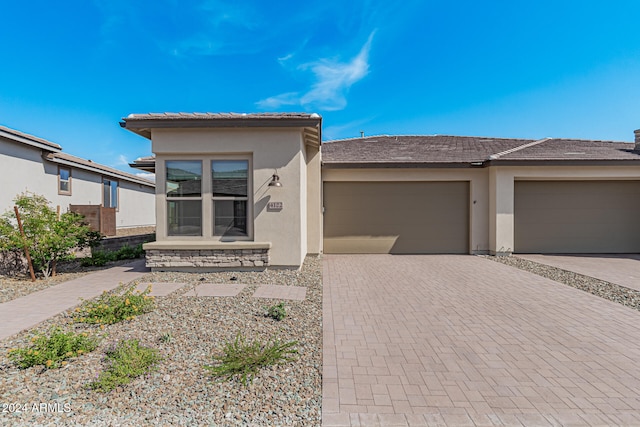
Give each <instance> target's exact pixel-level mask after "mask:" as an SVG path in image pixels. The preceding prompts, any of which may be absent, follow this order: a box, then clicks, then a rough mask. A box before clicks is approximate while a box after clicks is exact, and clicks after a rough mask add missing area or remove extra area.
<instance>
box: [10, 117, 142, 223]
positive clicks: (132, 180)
mask: <svg viewBox="0 0 640 427" xmlns="http://www.w3.org/2000/svg"><path fill="white" fill-rule="evenodd" d="M0 168H1V169H2V170H5V171H7V172H8V173H10V177H8V178H7V179H5V180H3V185H2V192H1V193H0V210H1V211H2V212H5V211H7V210H10V209H12V208H13V200H14V198H15V197H16V195H18V194H20V193H24V192H26V191H29V192H32V193H36V194H39V195H43V196H45V197H46V198H47V199H48V200H49V201H50V202H51V203H52V204H53V206H56V205H57V206H60V207H61V209H62V210H63V211H66V210H67V209H69V206H70V205H94V206H104V207H107V208H115V212H116V213H115V226H116V228H130V227H146V226H155V209H154V207H155V203H154V199H155V183H153V182H152V181H149V180H146V179H143V178H140V177H138V176H136V175H133V174H130V173H126V172H123V171H120V170H117V169H113V168H110V167H108V166H104V165H101V164H99V163H95V162H92V161H91V160H85V159H81V158H79V157H75V156H72V155H69V154H67V153H64V152H62V147H61V146H60V145H58V144H55V143H53V142H50V141H47V140H45V139H42V138H38V137H36V136H33V135H29V134H26V133H23V132H19V131H17V130H14V129H10V128H7V127H4V126H0Z"/></svg>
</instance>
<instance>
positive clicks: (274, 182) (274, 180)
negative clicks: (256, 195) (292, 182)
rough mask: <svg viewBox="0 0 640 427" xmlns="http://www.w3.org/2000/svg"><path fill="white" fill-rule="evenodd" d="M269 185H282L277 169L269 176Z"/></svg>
mask: <svg viewBox="0 0 640 427" xmlns="http://www.w3.org/2000/svg"><path fill="white" fill-rule="evenodd" d="M269 187H282V183H281V182H280V177H279V176H278V170H277V169H276V173H274V174H273V176H272V177H271V182H270V183H269Z"/></svg>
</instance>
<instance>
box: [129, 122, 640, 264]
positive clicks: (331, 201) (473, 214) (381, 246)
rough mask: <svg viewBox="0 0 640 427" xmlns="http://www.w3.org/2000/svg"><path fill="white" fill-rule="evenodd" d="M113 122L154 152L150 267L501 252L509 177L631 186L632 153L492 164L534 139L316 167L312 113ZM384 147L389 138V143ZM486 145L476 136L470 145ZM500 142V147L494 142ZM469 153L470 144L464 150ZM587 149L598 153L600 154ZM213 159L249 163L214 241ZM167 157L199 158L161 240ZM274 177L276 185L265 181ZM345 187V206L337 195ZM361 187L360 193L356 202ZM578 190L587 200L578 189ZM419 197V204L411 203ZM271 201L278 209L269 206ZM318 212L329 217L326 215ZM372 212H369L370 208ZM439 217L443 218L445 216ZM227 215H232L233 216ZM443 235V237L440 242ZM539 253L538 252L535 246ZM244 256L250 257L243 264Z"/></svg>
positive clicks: (510, 202) (335, 157)
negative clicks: (180, 212)
mask: <svg viewBox="0 0 640 427" xmlns="http://www.w3.org/2000/svg"><path fill="white" fill-rule="evenodd" d="M123 126H124V127H126V128H128V129H129V130H131V131H133V132H136V133H138V134H139V135H141V136H143V137H146V138H149V139H151V140H152V147H153V152H154V153H155V155H156V159H155V171H156V176H157V192H156V214H157V239H158V240H157V241H156V242H153V243H149V244H147V245H146V246H145V248H146V249H149V250H152V251H156V252H157V253H156V255H154V256H155V258H154V259H152V260H151V262H152V264H153V266H155V267H158V268H165V267H174V266H178V267H184V268H191V267H193V266H195V267H200V266H204V267H212V266H215V267H216V268H217V267H218V266H221V267H228V268H236V267H249V268H252V267H263V266H265V267H266V266H273V267H293V268H298V267H299V266H300V265H301V264H302V262H303V260H304V257H305V255H307V254H316V253H322V252H327V253H330V252H341V253H345V252H346V253H353V252H391V253H438V251H439V249H440V248H441V249H442V253H444V252H452V253H469V254H485V253H490V254H498V255H508V254H511V253H513V252H514V251H516V252H517V249H518V248H517V247H516V246H515V243H514V242H515V230H516V227H515V224H516V218H515V215H516V212H515V208H514V201H515V196H516V191H517V188H518V183H519V182H524V181H548V182H558V181H567V182H568V181H575V182H584V181H593V182H596V181H597V182H601V181H610V182H616V181H618V182H619V181H625V180H629V181H637V182H638V183H640V168H638V167H637V166H634V164H635V162H636V160H637V159H635V158H633V159H631V160H632V161H631V162H627V163H624V162H621V161H617V160H616V159H615V158H614V159H609V160H607V159H605V158H603V159H600V158H597V157H593V158H589V159H586V160H584V159H583V160H581V161H579V162H573V161H567V160H561V161H555V160H538V159H533V160H527V161H521V162H519V161H516V160H505V159H503V158H502V157H504V156H508V155H509V154H510V153H514V152H516V151H517V150H521V149H524V148H528V147H538V148H539V146H540V144H542V143H543V142H545V141H546V140H541V141H533V142H530V143H526V144H522V143H521V142H519V140H514V141H512V142H513V144H512V145H513V147H512V148H510V149H508V150H504V151H501V152H499V153H497V154H495V155H491V156H489V157H484V159H485V160H482V161H475V160H474V161H461V160H456V159H455V158H454V157H452V155H449V157H446V156H445V157H446V159H447V160H442V161H441V162H440V163H436V162H431V159H423V160H421V161H415V162H413V163H410V162H407V163H402V162H398V163H396V162H395V160H394V159H396V158H395V157H393V156H390V157H388V160H387V161H386V162H383V161H382V160H380V161H378V160H376V158H377V157H376V156H377V155H379V156H380V157H381V158H386V157H385V153H383V151H384V147H382V148H381V147H379V146H374V145H371V146H368V145H367V146H365V145H357V146H351V147H347V146H344V147H343V148H341V149H343V150H345V151H343V152H339V151H335V150H334V151H331V149H329V148H328V149H327V153H328V154H327V156H330V157H331V160H330V161H328V164H323V163H322V160H323V159H322V146H321V144H319V141H320V140H321V129H320V126H321V120H320V117H319V116H317V115H304V114H297V113H291V114H282V115H279V114H275V113H274V114H271V113H265V114H254V115H244V114H234V113H229V114H226V113H221V114H216V113H163V114H148V115H131V116H129V117H127V118H126V119H125V123H123ZM446 138H447V137H445V139H446ZM372 142H374V141H372ZM396 142H398V140H397V138H396V140H395V141H391V142H390V143H392V144H395V143H396ZM494 142H495V141H493V140H488V141H484V140H483V142H482V143H483V144H484V143H486V144H489V145H490V144H493V143H494ZM348 143H349V142H348V141H347V142H346V143H345V144H348ZM401 143H402V144H409V145H401ZM559 143H560V144H564V143H563V142H559ZM354 144H355V142H354ZM398 144H400V145H398V146H397V147H396V150H398V151H400V150H401V148H402V147H404V148H407V147H408V149H410V150H419V149H420V148H419V147H418V145H417V143H415V141H414V142H410V139H407V140H405V142H402V141H400V142H398ZM411 144H414V145H411ZM501 144H503V145H502V146H506V145H504V144H505V143H504V142H501ZM517 144H521V145H517ZM554 144H555V143H554ZM596 145H597V146H598V147H600V146H599V145H598V144H596ZM361 147H371V148H372V150H373V151H371V152H359V151H358V150H363V149H362V148H361ZM399 147H400V148H399ZM429 147H431V146H429ZM554 147H555V146H551V148H554ZM404 148H402V149H404ZM473 149H474V148H473V147H472V146H471V149H470V150H471V151H473ZM598 149H603V150H605V151H606V147H605V148H602V147H600V148H598ZM376 150H379V152H378V151H376ZM625 150H626V147H625ZM623 151H624V150H623ZM345 153H346V156H345ZM461 153H462V152H461ZM462 154H464V153H462ZM462 154H461V155H462ZM437 155H441V154H437ZM453 156H455V154H453ZM345 157H346V160H345ZM363 158H365V160H364V161H363V160H362V159H363ZM216 159H233V160H236V159H237V160H239V159H246V160H247V161H248V162H249V172H250V173H249V183H248V186H249V194H250V197H249V202H250V203H249V204H250V209H249V212H248V214H247V218H248V219H249V222H250V224H249V225H248V230H249V231H248V236H238V237H229V236H228V235H227V236H224V237H216V236H214V233H213V225H212V216H213V206H214V202H212V187H211V185H212V184H211V177H210V176H209V177H207V176H206V174H207V173H209V174H210V165H211V161H213V160H216ZM397 159H400V160H402V159H405V160H406V159H411V157H410V156H407V157H398V158H397ZM171 160H197V161H201V162H202V170H203V178H202V198H201V200H202V202H203V205H202V226H203V227H202V232H201V234H200V235H197V236H188V237H187V236H170V235H169V233H168V232H167V220H168V218H167V200H168V199H167V197H166V195H165V192H166V188H165V187H166V183H165V172H166V170H165V162H167V161H171ZM456 161H457V163H456ZM605 162H606V164H605ZM208 171H209V172H208ZM276 172H277V174H278V176H279V179H280V182H281V183H282V187H276V186H269V183H270V182H271V179H272V176H273V174H274V173H276ZM449 184H450V185H449ZM405 187H407V188H405ZM408 187H413V189H408ZM581 189H582V190H584V188H581ZM349 192H353V200H350V199H349V194H351V193H349ZM367 192H368V193H369V194H368V195H365V196H363V194H364V193H367ZM361 193H362V194H361ZM243 194H244V193H243ZM582 194H586V197H588V195H589V194H588V191H587V192H586V193H582ZM361 196H362V197H361ZM175 197H176V196H173V198H172V200H174V199H175ZM198 197H199V196H198ZM377 197H379V198H380V201H379V202H378V200H377V199H376V198H377ZM420 197H424V200H414V199H418V198H420ZM410 198H411V199H412V200H411V203H406V206H405V207H406V210H407V212H403V210H402V206H401V205H402V203H403V201H404V200H409V199H410ZM272 202H275V203H277V204H280V205H281V208H279V209H274V208H273V206H272V207H271V208H269V204H270V203H272ZM384 203H388V204H390V205H393V206H391V208H390V209H388V212H384V211H382V210H384V209H385V206H384ZM379 204H382V206H378V205H379ZM341 205H342V206H341ZM327 206H331V207H332V208H333V209H334V212H335V211H336V210H338V211H341V212H339V213H338V214H337V215H333V214H331V213H330V214H327V212H326V211H325V208H327ZM336 206H338V209H335V207H336ZM378 208H379V211H375V212H374V210H376V209H378ZM408 211H410V212H408ZM604 211H606V209H605V210H603V212H604ZM447 213H451V215H450V218H451V221H449V217H448V215H447ZM571 214H572V213H571V212H568V213H567V215H571ZM350 215H351V216H350ZM396 215H397V216H399V217H401V216H402V215H405V217H406V218H407V221H408V223H407V224H402V226H401V227H398V226H396V225H394V226H393V227H388V225H389V224H388V223H384V221H388V222H398V221H403V218H397V217H396ZM185 217H186V216H185ZM239 218H242V219H244V215H240V216H239ZM359 218H362V222H363V223H367V224H369V225H368V226H367V227H368V228H367V227H360V229H359V231H357V232H354V233H352V234H350V232H349V230H346V229H345V227H346V226H345V224H353V225H354V226H353V228H358V227H359V226H360V225H362V224H360V223H358V219H359ZM343 222H344V224H343ZM449 222H451V223H449ZM376 227H377V229H376ZM412 227H413V229H419V228H420V227H424V228H428V227H431V230H432V231H430V232H425V233H422V232H417V233H413V234H415V235H412ZM369 230H374V231H373V232H369ZM358 233H359V234H358ZM448 233H450V234H451V236H447V234H448ZM185 234H186V233H185ZM519 236H520V237H522V236H525V235H524V234H520V235H519ZM524 238H525V239H526V237H524ZM421 242H422V243H421ZM438 242H441V245H440V243H438ZM522 242H524V243H522ZM423 243H424V246H423V247H421V246H420V245H421V244H423ZM529 243H530V242H526V241H522V240H521V243H520V244H521V245H522V246H523V247H525V246H527V244H529ZM543 243H544V242H543ZM460 244H462V246H459V245H460ZM439 245H440V246H439ZM612 247H613V246H612ZM620 247H621V246H620ZM542 248H543V249H545V248H544V245H543V246H542ZM234 250H235V251H236V252H233V253H232V251H234ZM171 251H173V252H171ZM189 251H193V253H190V252H189ZM198 251H200V252H198ZM220 251H222V252H224V251H228V253H220ZM252 251H253V252H252ZM168 252H171V253H170V254H169V255H166V258H167V260H164V259H163V257H164V256H165V255H163V254H166V253H168ZM245 255H247V256H249V255H250V256H252V257H253V258H252V259H245V258H243V257H245ZM165 261H166V262H165ZM148 262H149V257H148Z"/></svg>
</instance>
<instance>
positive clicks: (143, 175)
mask: <svg viewBox="0 0 640 427" xmlns="http://www.w3.org/2000/svg"><path fill="white" fill-rule="evenodd" d="M136 176H137V177H140V178H144V179H148V180H149V181H153V182H156V174H154V173H149V172H138V173H136Z"/></svg>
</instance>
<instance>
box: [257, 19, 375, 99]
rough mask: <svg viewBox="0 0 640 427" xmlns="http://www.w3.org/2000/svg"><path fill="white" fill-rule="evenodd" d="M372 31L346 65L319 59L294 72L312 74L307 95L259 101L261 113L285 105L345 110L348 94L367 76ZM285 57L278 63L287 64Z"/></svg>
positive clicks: (280, 95)
mask: <svg viewBox="0 0 640 427" xmlns="http://www.w3.org/2000/svg"><path fill="white" fill-rule="evenodd" d="M374 35H375V31H374V32H372V33H371V34H370V35H369V38H368V39H367V41H366V43H365V44H364V46H362V48H361V49H360V52H358V54H357V55H356V56H355V57H354V58H352V59H351V60H350V61H348V62H341V61H339V60H336V59H326V58H325V59H320V60H318V61H313V62H309V63H306V64H302V65H300V66H299V67H297V70H302V71H307V70H311V71H312V72H313V74H314V79H315V82H314V83H313V84H312V86H311V88H310V89H309V90H308V91H307V92H286V93H282V94H279V95H275V96H272V97H269V98H266V99H263V100H260V101H258V102H257V103H256V105H257V106H258V107H259V108H261V109H277V108H280V107H282V106H285V105H301V106H303V107H305V108H319V109H321V110H327V111H333V110H342V109H344V108H345V107H346V106H347V96H346V95H347V92H348V91H349V89H350V88H351V86H353V85H354V84H355V83H357V82H359V81H360V80H362V79H363V78H365V77H366V76H367V74H369V52H370V51H371V43H372V41H373V36H374ZM288 59H289V58H287V57H286V56H285V57H284V58H279V60H280V61H282V60H288Z"/></svg>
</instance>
